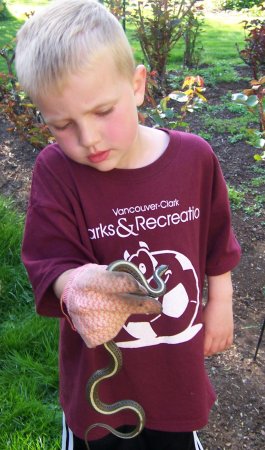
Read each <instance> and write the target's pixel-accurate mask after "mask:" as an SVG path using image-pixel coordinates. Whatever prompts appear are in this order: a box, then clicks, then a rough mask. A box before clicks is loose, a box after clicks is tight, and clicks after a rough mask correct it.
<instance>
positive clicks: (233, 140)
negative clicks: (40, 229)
mask: <svg viewBox="0 0 265 450" xmlns="http://www.w3.org/2000/svg"><path fill="white" fill-rule="evenodd" d="M36 3H37V2H22V1H21V2H15V1H9V2H7V5H8V7H9V9H10V11H11V12H13V11H14V10H15V8H17V11H19V14H22V11H23V7H24V6H26V7H27V10H30V9H32V8H33V7H34V6H36ZM38 3H47V1H46V2H44V1H43V2H38ZM18 7H19V8H18ZM19 14H18V16H17V17H20V18H19V20H23V19H21V16H19ZM223 17H224V16H223V13H221V14H220V15H218V14H216V15H215V17H212V16H211V15H210V16H209V20H210V21H211V23H212V24H215V26H214V25H212V28H211V29H209V28H208V31H205V34H204V39H205V40H204V47H207V45H210V44H211V45H212V49H210V50H208V49H207V48H205V51H204V52H203V54H204V57H203V58H205V59H204V60H203V64H202V65H199V66H198V67H196V69H194V70H191V69H189V70H187V69H183V67H182V56H181V50H180V48H178V49H174V50H173V51H172V55H173V56H172V55H170V59H169V65H168V78H167V91H166V94H169V93H170V92H172V91H176V90H178V91H185V90H187V89H188V86H184V87H183V88H182V86H183V82H184V80H185V77H187V76H191V75H194V76H200V77H202V79H203V80H204V88H205V90H204V91H203V92H202V94H203V96H204V97H205V98H206V100H207V101H206V102H204V101H203V102H202V103H200V104H198V105H197V108H195V109H193V111H192V112H189V111H185V121H184V122H185V123H184V124H182V125H181V122H180V121H177V120H176V122H178V123H177V125H176V126H177V128H178V129H182V130H190V131H191V132H194V133H197V134H199V135H201V136H202V137H204V138H205V139H206V140H207V141H209V143H210V144H211V145H212V147H213V149H214V151H215V153H216V154H217V156H218V158H219V161H220V163H221V166H222V169H223V172H224V175H225V178H226V181H227V184H228V190H229V196H230V201H231V207H232V213H233V225H234V228H235V231H236V234H237V236H238V239H239V241H240V244H241V247H242V253H243V254H242V261H241V264H240V266H239V267H238V268H237V269H236V270H235V272H234V274H233V279H234V289H235V293H234V298H235V301H234V312H235V343H234V345H233V346H232V348H231V349H230V350H229V351H227V352H225V353H224V354H220V355H216V356H214V357H212V358H207V360H206V366H207V369H208V372H209V374H210V377H211V379H212V381H213V384H214V385H215V387H216V390H217V393H218V401H217V403H216V405H215V407H214V410H213V413H212V415H211V418H210V423H209V425H208V426H207V427H206V428H205V430H203V431H202V432H201V433H200V435H201V439H202V442H203V445H204V448H205V450H231V449H232V450H242V449H246V450H252V449H253V450H254V449H262V448H264V447H265V426H264V423H265V421H264V418H265V415H264V399H265V388H264V358H265V348H264V344H265V336H264V339H263V341H262V344H261V347H260V350H259V353H258V357H257V360H256V362H254V361H253V356H254V352H255V348H256V344H257V341H258V337H259V333H260V328H261V325H262V322H263V319H264V296H265V292H264V286H265V275H264V274H265V258H264V256H265V214H264V205H265V166H264V162H263V161H255V159H254V155H255V154H256V153H257V149H256V148H255V147H254V146H253V145H251V144H249V143H247V141H248V136H247V135H246V130H247V129H248V128H253V129H257V130H258V129H259V116H258V114H253V113H252V112H250V111H248V109H247V108H246V107H245V106H244V105H243V104H239V103H236V102H234V101H233V100H232V96H233V94H235V93H242V92H243V91H244V89H247V88H248V87H249V86H250V85H249V82H250V81H251V80H252V73H251V70H250V68H249V67H248V66H247V65H244V64H243V62H242V60H241V59H240V58H239V56H238V53H237V50H236V47H235V45H234V44H235V42H239V40H238V36H239V35H240V36H241V41H240V42H241V45H243V43H244V35H243V29H242V28H241V29H240V28H238V34H237V32H235V30H236V28H235V27H234V23H233V22H231V23H232V24H230V26H229V16H225V18H226V19H225V20H226V23H224V22H223V21H224V18H223ZM17 20H18V19H15V21H14V22H12V21H11V22H8V21H7V22H6V21H5V23H6V24H7V25H5V27H6V32H8V33H9V35H10V36H11V35H12V36H13V35H14V33H15V28H14V29H13V24H14V26H16V25H18V23H17ZM207 20H208V19H206V23H207ZM231 20H232V19H231ZM233 20H234V19H233ZM208 23H209V22H208ZM8 24H11V28H10V27H9V25H8ZM15 24H16V25H15ZM0 26H2V22H0ZM230 27H231V30H230ZM128 28H129V30H128V32H129V33H130V35H131V38H132V39H134V40H135V37H133V34H132V30H131V29H130V26H129V24H128ZM222 30H225V32H224V33H223V34H222ZM229 30H230V31H229ZM240 30H241V31H240ZM209 31H211V33H210V34H211V39H210V38H209V39H208V38H206V33H208V32H209ZM235 33H236V34H235ZM227 36H229V37H227ZM218 37H220V41H219V40H218ZM226 38H227V40H226ZM1 39H2V34H1V33H0V40H1ZM223 39H225V40H223ZM228 41H229V42H228ZM135 42H136V41H135ZM228 44H229V45H228ZM214 45H216V49H217V50H216V60H215V58H214ZM135 48H137V42H136V44H135ZM182 50H183V47H182ZM137 51H139V52H140V49H139V47H138V50H137ZM178 52H179V57H178V56H177V55H178ZM230 52H231V53H230ZM182 53H183V52H182ZM205 55H206V57H205ZM141 58H142V56H141V54H140V53H139V55H138V60H139V61H141ZM206 61H207V62H206ZM156 95H157V92H155V96H154V100H157V103H158V100H159V101H160V100H162V98H163V96H162V97H159V98H157V97H156ZM157 103H156V104H157ZM183 105H184V104H183V103H180V102H178V101H176V100H174V99H171V102H168V103H167V104H166V107H167V108H168V109H170V108H172V114H173V116H174V117H171V118H170V117H166V115H165V117H163V112H162V118H161V117H160V119H161V120H162V125H165V126H167V125H168V124H169V123H170V122H171V121H173V120H174V119H175V118H176V117H179V116H181V114H182V112H181V108H182V107H183ZM143 113H145V114H146V116H147V117H146V120H150V119H153V123H152V124H155V122H156V118H155V117H153V118H152V117H151V115H150V111H149V112H148V111H147V112H146V111H143ZM168 114H169V115H170V114H171V113H169V112H168ZM148 115H149V117H148ZM11 129H12V131H10V130H11ZM38 152H39V149H38V148H37V146H36V145H31V144H30V143H29V142H28V140H24V141H23V140H21V138H20V136H19V135H18V133H17V132H16V129H14V125H13V124H12V123H11V122H10V118H9V117H8V115H7V114H6V112H5V113H4V111H3V109H2V110H1V112H0V195H1V197H0V261H1V265H0V314H1V315H0V317H1V319H0V339H1V347H0V370H1V374H0V405H1V407H0V408H1V411H0V412H1V428H0V429H1V433H0V448H1V449H4V450H7V449H12V450H59V449H60V433H61V429H60V428H61V426H60V422H61V413H60V409H59V405H58V370H57V345H58V343H57V339H58V323H57V321H56V320H53V319H45V318H41V317H38V316H36V314H35V309H34V302H33V297H32V293H31V289H30V286H29V284H28V281H27V277H26V274H25V271H24V269H23V266H22V264H21V262H20V245H21V236H22V230H23V221H24V213H25V210H26V204H27V198H28V192H29V188H30V180H31V173H32V167H33V164H34V161H35V158H36V155H37V154H38ZM10 199H12V201H10Z"/></svg>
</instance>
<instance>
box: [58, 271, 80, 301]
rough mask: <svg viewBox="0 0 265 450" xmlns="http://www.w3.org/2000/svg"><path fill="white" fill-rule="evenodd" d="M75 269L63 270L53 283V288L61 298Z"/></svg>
mask: <svg viewBox="0 0 265 450" xmlns="http://www.w3.org/2000/svg"><path fill="white" fill-rule="evenodd" d="M73 270H75V269H69V270H66V271H65V272H63V273H62V274H61V275H59V277H58V278H57V279H56V280H55V282H54V283H53V290H54V293H55V295H56V297H57V298H59V299H60V298H61V296H62V294H63V290H64V288H65V286H66V284H67V282H68V281H69V278H70V275H71V273H72V272H73Z"/></svg>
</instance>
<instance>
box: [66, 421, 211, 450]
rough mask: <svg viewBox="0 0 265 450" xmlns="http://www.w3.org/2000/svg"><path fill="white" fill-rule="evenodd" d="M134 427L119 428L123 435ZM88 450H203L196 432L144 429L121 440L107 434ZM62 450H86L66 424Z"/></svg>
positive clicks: (83, 442) (93, 442)
mask: <svg viewBox="0 0 265 450" xmlns="http://www.w3.org/2000/svg"><path fill="white" fill-rule="evenodd" d="M133 428H134V427H131V426H126V425H124V426H123V427H120V428H119V430H120V431H122V432H123V433H128V432H130V431H131V430H132V429H133ZM89 447H90V450H203V447H202V444H201V443H200V441H199V438H198V436H197V433H196V432H192V431H191V432H187V433H172V432H165V431H156V430H149V429H147V428H144V430H143V431H142V433H141V434H140V435H139V436H136V437H135V438H132V439H121V438H118V437H116V436H113V435H112V434H108V435H107V436H105V437H104V438H102V439H99V440H96V441H89ZM62 450H87V447H86V444H85V441H83V440H82V439H79V438H78V437H77V436H75V435H74V434H73V432H72V431H71V430H70V428H69V427H68V426H67V424H66V423H65V421H64V423H63V440H62Z"/></svg>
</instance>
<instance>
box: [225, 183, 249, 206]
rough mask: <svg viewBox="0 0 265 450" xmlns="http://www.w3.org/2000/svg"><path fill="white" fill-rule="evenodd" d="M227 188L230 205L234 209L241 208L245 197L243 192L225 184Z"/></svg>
mask: <svg viewBox="0 0 265 450" xmlns="http://www.w3.org/2000/svg"><path fill="white" fill-rule="evenodd" d="M227 189H228V196H229V200H230V204H231V207H232V208H235V209H238V208H241V206H242V204H243V201H244V199H245V194H244V192H242V191H239V190H237V189H236V188H234V187H232V186H230V185H228V186H227Z"/></svg>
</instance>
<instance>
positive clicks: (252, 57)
mask: <svg viewBox="0 0 265 450" xmlns="http://www.w3.org/2000/svg"><path fill="white" fill-rule="evenodd" d="M244 30H245V33H246V39H245V42H246V47H245V48H244V49H243V50H239V49H238V46H237V49H238V52H239V55H240V58H241V59H242V60H243V61H244V62H245V63H246V64H247V65H248V66H250V68H251V70H252V74H253V77H254V78H255V79H257V78H258V77H259V75H261V74H260V70H261V69H264V68H265V21H264V20H260V19H254V20H250V21H244Z"/></svg>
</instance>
